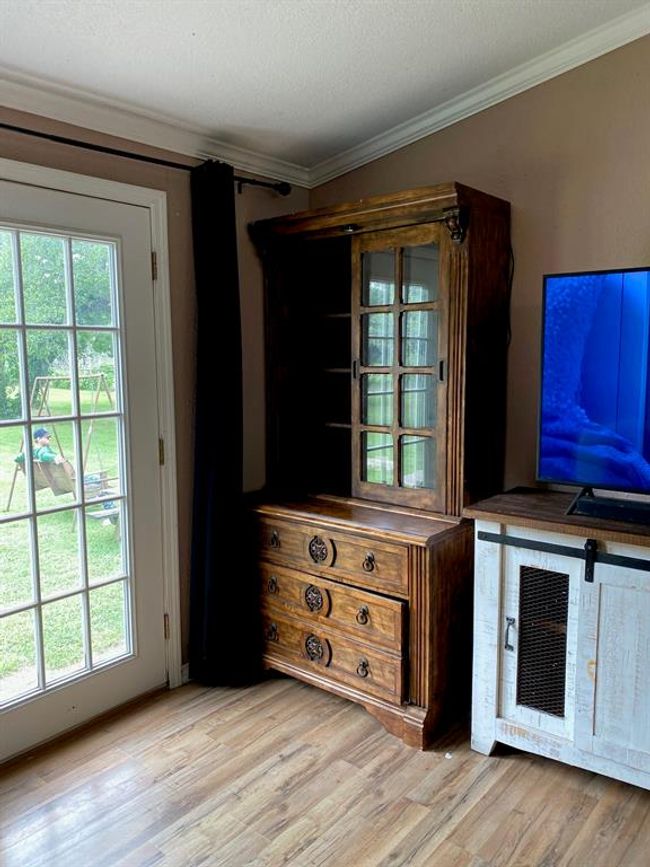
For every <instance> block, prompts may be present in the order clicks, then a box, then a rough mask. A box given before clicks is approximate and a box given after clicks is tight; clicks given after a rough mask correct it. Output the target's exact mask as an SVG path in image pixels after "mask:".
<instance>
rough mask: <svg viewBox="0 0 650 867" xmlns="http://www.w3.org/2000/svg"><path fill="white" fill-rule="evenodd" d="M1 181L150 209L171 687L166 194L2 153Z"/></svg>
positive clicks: (173, 546) (172, 496)
mask: <svg viewBox="0 0 650 867" xmlns="http://www.w3.org/2000/svg"><path fill="white" fill-rule="evenodd" d="M0 180H5V181H13V182H15V183H24V184H29V185H30V186H33V187H44V188H46V189H50V190H60V191H61V192H65V193H76V194H77V195H83V196H91V197H92V198H95V199H107V200H108V201H112V202H122V203H124V204H127V205H138V206H140V207H142V208H147V209H148V210H149V221H150V225H151V243H152V248H153V250H154V251H155V253H156V264H157V268H156V271H157V273H156V275H155V279H152V282H153V287H154V293H153V299H154V318H155V322H154V328H155V339H156V385H157V393H158V429H159V434H158V435H159V437H160V438H161V439H162V440H163V441H164V453H165V463H164V464H163V465H162V466H161V467H160V490H161V503H162V515H161V520H162V547H163V550H162V556H163V607H164V611H165V614H166V615H168V620H169V630H168V635H169V638H168V639H167V641H165V664H166V668H167V678H168V682H169V687H170V689H173V688H174V687H176V686H180V685H181V683H182V671H181V664H182V656H181V623H180V579H179V567H178V503H177V491H178V487H177V482H176V426H175V421H174V371H173V363H172V332H171V298H170V282H169V248H168V240H167V194H166V193H165V192H164V191H163V190H154V189H150V188H148V187H137V186H134V185H132V184H124V183H120V182H118V181H109V180H105V179H103V178H95V177H91V176H90V175H81V174H76V173H75V172H65V171H61V170H59V169H51V168H48V167H46V166H39V165H34V164H32V163H21V162H16V161H14V160H7V159H2V158H0Z"/></svg>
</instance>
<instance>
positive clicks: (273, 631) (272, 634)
mask: <svg viewBox="0 0 650 867" xmlns="http://www.w3.org/2000/svg"><path fill="white" fill-rule="evenodd" d="M266 638H267V641H279V640H280V636H279V635H278V626H277V623H270V624H269V627H268V629H267V630H266Z"/></svg>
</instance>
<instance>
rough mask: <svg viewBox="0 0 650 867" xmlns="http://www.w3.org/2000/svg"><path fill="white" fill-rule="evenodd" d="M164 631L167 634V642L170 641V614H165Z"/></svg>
mask: <svg viewBox="0 0 650 867" xmlns="http://www.w3.org/2000/svg"><path fill="white" fill-rule="evenodd" d="M163 631H164V633H165V641H169V614H163Z"/></svg>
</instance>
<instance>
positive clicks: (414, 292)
mask: <svg viewBox="0 0 650 867" xmlns="http://www.w3.org/2000/svg"><path fill="white" fill-rule="evenodd" d="M439 252H440V251H439V248H438V245H437V244H428V245H426V246H422V247H405V248H404V253H403V259H402V275H403V276H402V301H403V302H404V304H422V303H424V302H426V301H436V300H437V299H438V257H439Z"/></svg>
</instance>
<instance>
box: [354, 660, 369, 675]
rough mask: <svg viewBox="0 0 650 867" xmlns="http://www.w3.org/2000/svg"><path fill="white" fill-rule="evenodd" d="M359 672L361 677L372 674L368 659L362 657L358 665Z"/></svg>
mask: <svg viewBox="0 0 650 867" xmlns="http://www.w3.org/2000/svg"><path fill="white" fill-rule="evenodd" d="M357 674H358V675H359V677H368V675H369V674H370V663H369V662H368V660H367V659H360V660H359V665H357Z"/></svg>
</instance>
